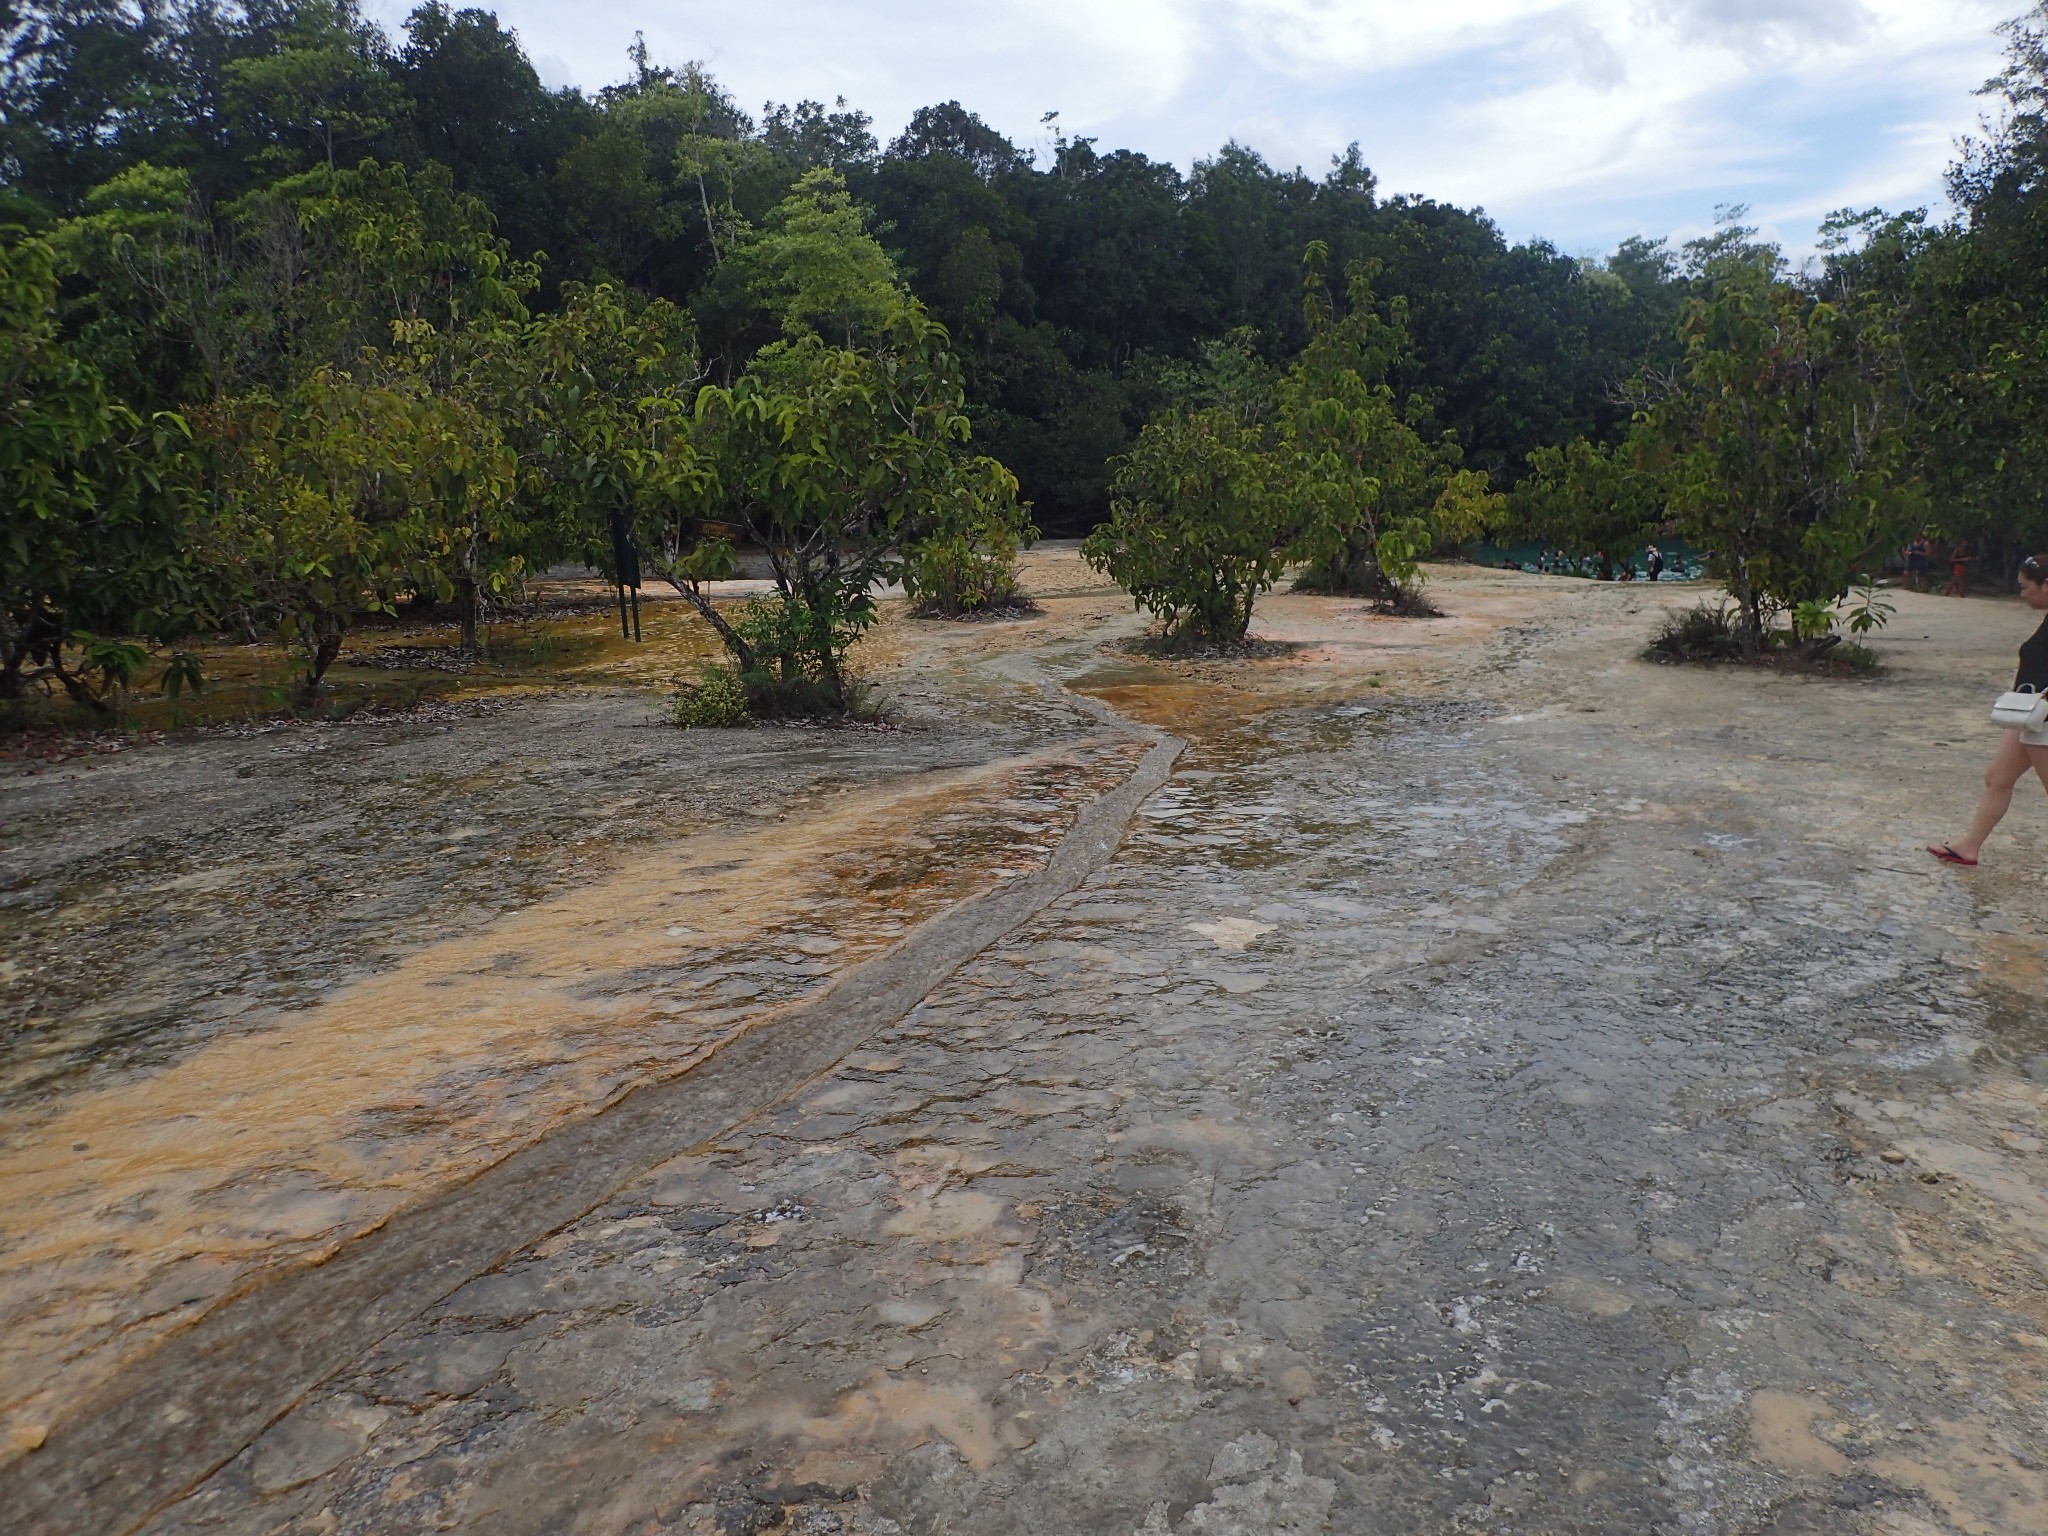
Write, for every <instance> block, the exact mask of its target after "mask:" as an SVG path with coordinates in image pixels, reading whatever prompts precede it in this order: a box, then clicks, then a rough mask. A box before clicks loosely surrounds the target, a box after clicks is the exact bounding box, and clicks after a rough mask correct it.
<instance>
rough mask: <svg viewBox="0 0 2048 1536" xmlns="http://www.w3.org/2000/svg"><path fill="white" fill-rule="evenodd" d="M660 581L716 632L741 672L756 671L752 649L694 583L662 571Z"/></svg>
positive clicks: (755, 661)
mask: <svg viewBox="0 0 2048 1536" xmlns="http://www.w3.org/2000/svg"><path fill="white" fill-rule="evenodd" d="M661 579H662V580H663V581H665V582H667V583H668V584H669V585H670V586H672V587H674V588H675V589H676V591H677V592H679V593H681V594H682V595H683V597H684V598H685V599H686V600H687V601H688V602H689V604H690V606H691V607H692V608H694V609H696V610H697V612H698V613H699V614H700V615H701V616H702V617H703V619H704V622H705V623H707V624H709V625H710V626H711V627H712V628H713V629H714V630H716V631H717V632H718V638H719V639H720V640H722V641H724V642H725V648H726V649H727V650H728V651H730V652H732V656H733V660H735V661H737V662H738V663H739V664H740V670H741V671H742V672H752V671H755V670H757V669H758V667H759V665H760V664H759V662H758V661H757V660H756V659H755V656H754V648H753V647H752V646H750V645H748V644H747V642H746V641H744V640H742V639H741V638H740V637H739V635H738V633H737V632H736V631H735V630H734V629H733V627H732V626H731V625H730V624H728V623H726V621H725V615H723V614H722V613H720V612H719V611H718V610H717V609H716V608H714V607H713V606H712V604H711V599H710V598H708V597H706V596H705V595H704V594H703V593H701V592H699V591H698V590H697V588H696V586H695V584H694V583H692V582H690V581H687V580H685V579H683V578H682V577H679V576H676V575H674V574H673V573H671V572H669V571H663V572H662V573H661Z"/></svg>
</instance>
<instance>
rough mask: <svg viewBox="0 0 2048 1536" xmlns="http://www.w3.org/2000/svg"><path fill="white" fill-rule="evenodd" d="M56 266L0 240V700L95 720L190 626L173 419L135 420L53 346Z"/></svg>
mask: <svg viewBox="0 0 2048 1536" xmlns="http://www.w3.org/2000/svg"><path fill="white" fill-rule="evenodd" d="M59 273H60V268H59V263H58V260H57V257H56V255H55V253H54V251H53V250H52V249H51V247H50V245H49V244H48V243H47V242H45V241H41V240H34V239H18V238H16V239H9V240H6V241H4V242H0V508H4V517H0V698H8V699H12V698H19V697H20V696H21V695H22V694H23V692H24V691H25V690H26V689H27V688H28V686H29V685H31V684H32V683H34V682H36V681H38V680H47V681H51V682H55V683H57V684H58V685H60V686H61V687H62V688H64V690H65V691H66V692H67V693H69V694H70V696H71V697H72V698H73V699H75V700H77V701H78V702H79V703H81V704H86V705H89V706H92V707H95V708H98V707H101V706H102V705H103V703H104V699H105V695H106V693H107V691H108V690H109V689H110V688H112V687H115V686H118V685H121V684H125V683H126V682H127V681H128V680H129V679H130V678H131V677H132V676H133V674H134V672H135V670H136V668H137V667H138V666H139V665H140V663H141V660H142V653H141V652H139V651H137V650H136V649H135V648H134V647H133V646H129V645H127V644H125V643H124V641H123V639H122V637H125V636H130V635H141V636H144V637H147V638H149V639H151V640H154V641H169V640H173V639H176V638H177V637H178V636H179V635H181V634H184V633H187V632H189V631H190V630H191V629H193V628H194V627H196V626H197V625H198V624H199V623H200V622H201V621H202V620H203V618H204V617H205V615H206V613H207V609H208V600H209V597H210V593H209V591H208V589H207V584H206V579H205V573H204V571H203V570H201V569H200V568H199V567H198V566H197V565H196V563H195V562H194V560H193V558H192V550H191V543H190V537H189V524H188V513H189V510H190V500H189V497H188V494H187V489H188V477H189V466H188V464H187V463H186V460H185V457H184V450H185V447H186V431H185V424H184V422H183V421H182V420H181V419H180V418H178V417H177V416H175V415H172V414H169V413H156V414H154V415H148V416H145V415H144V414H142V413H141V412H138V411H136V410H135V409H133V408H132V407H131V406H129V405H127V404H126V403H124V402H123V401H121V400H119V399H117V398H115V397H114V396H113V395H112V394H111V393H110V392H109V390H108V389H107V386H106V381H105V379H104V378H103V377H102V376H101V375H100V373H99V371H98V370H97V369H96V368H94V367H93V366H92V364H91V363H90V362H89V361H87V360H85V359H84V358H82V357H80V356H79V355H78V353H77V352H76V350H75V349H74V348H72V347H71V346H69V345H67V344H66V342H65V340H64V338H63V337H62V335H61V334H60V331H59V327H58V313H57V292H58V281H59Z"/></svg>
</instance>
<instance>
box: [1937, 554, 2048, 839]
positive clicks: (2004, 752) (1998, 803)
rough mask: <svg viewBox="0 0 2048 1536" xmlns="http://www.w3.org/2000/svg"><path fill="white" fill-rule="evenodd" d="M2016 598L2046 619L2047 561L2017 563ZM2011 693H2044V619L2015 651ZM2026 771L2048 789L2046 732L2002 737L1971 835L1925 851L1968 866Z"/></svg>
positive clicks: (2047, 684)
mask: <svg viewBox="0 0 2048 1536" xmlns="http://www.w3.org/2000/svg"><path fill="white" fill-rule="evenodd" d="M2020 596H2021V597H2022V598H2024V599H2025V600H2026V604H2027V606H2028V607H2029V608H2033V609H2036V610H2037V611H2040V612H2044V613H2048V555H2029V556H2027V558H2026V559H2025V560H2023V561H2021V562H2020ZM2012 685H2013V687H2014V689H2016V690H2017V689H2021V688H2030V689H2032V690H2033V691H2034V692H2035V693H2048V619H2043V620H2042V621H2041V627H2040V628H2039V629H2037V630H2035V631H2034V633H2033V634H2032V635H2031V636H2030V637H2029V638H2028V640H2027V643H2026V644H2025V645H2023V646H2021V647H2020V670H2019V674H2018V675H2017V676H2016V677H2014V678H2013V680H2012ZM2029 768H2031V769H2033V770H2034V772H2035V773H2037V774H2039V775H2040V777H2041V784H2042V787H2043V788H2048V727H2043V728H2042V729H2040V730H2037V731H2007V732H2006V733H2005V740H2004V741H2003V742H2001V743H2000V744H1999V748H1998V753H1997V755H1996V756H1994V757H1993V758H1992V759H1991V766H1990V767H1989V768H1987V769H1985V770H1984V798H1983V799H1982V800H1979V801H1978V802H1977V814H1976V816H1975V817H1974V818H1972V820H1971V822H1970V830H1969V831H1968V832H1965V833H1964V834H1963V835H1962V836H1961V837H1959V838H1957V839H1956V840H1955V841H1954V842H1952V843H1929V844H1928V845H1927V851H1928V852H1929V853H1931V854H1933V855H1934V856H1935V857H1936V858H1937V859H1939V860H1941V862H1942V863H1944V864H1961V865H1963V866H1965V867H1969V866H1973V865H1975V864H1976V862H1977V856H1978V855H1979V854H1980V853H1982V852H1983V851H1984V839H1986V838H1987V837H1989V836H1990V835H1991V829H1992V828H1993V827H1995V826H1997V825H1998V823H1999V822H2000V821H2001V820H2003V819H2004V816H2005V813H2006V812H2007V811H2008V810H2010V809H2011V808H2012V792H2013V789H2014V788H2015V786H2017V785H2018V784H2019V781H2020V780H2021V779H2023V778H2025V777H2026V774H2027V770H2028V769H2029Z"/></svg>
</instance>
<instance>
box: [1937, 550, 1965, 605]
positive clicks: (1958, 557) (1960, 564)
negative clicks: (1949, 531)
mask: <svg viewBox="0 0 2048 1536" xmlns="http://www.w3.org/2000/svg"><path fill="white" fill-rule="evenodd" d="M1969 595H1970V543H1969V540H1967V539H1958V540H1956V546H1955V548H1954V549H1951V550H1950V551H1949V552H1948V590H1947V591H1946V592H1944V593H1942V596H1943V597H1968V596H1969Z"/></svg>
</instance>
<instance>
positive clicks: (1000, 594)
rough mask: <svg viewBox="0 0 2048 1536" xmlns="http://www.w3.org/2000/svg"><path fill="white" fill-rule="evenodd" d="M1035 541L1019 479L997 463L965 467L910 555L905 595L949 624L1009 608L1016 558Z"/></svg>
mask: <svg viewBox="0 0 2048 1536" xmlns="http://www.w3.org/2000/svg"><path fill="white" fill-rule="evenodd" d="M1037 537H1038V530H1037V529H1036V528H1035V527H1033V526H1032V524H1031V508H1030V507H1029V505H1027V504H1026V503H1024V502H1020V501H1018V500H1017V479H1016V476H1014V475H1012V474H1011V473H1010V472H1009V471H1008V470H1007V469H1005V468H1003V466H1002V465H1000V464H998V463H997V462H996V461H995V460H993V459H976V460H974V461H973V462H972V463H971V464H968V465H966V466H963V469H962V472H961V474H960V475H959V477H958V479H957V482H956V484H955V485H954V486H953V488H952V490H951V492H950V493H949V494H948V495H946V496H945V497H944V498H943V500H942V502H941V504H940V506H939V508H938V510H937V512H936V514H935V515H934V517H933V519H932V524H931V528H930V531H929V532H928V533H926V535H925V536H924V537H923V538H922V539H920V540H918V541H917V542H916V543H915V544H913V545H911V547H910V548H909V549H908V550H907V551H906V552H905V555H904V561H903V589H904V591H906V592H908V593H909V594H910V596H911V598H912V600H913V603H914V606H915V611H916V612H918V613H920V614H925V615H928V616H937V617H942V618H948V619H957V618H963V617H965V616H967V615H969V614H975V613H986V612H988V611H989V610H990V609H994V608H1003V607H1007V606H1009V605H1010V604H1012V603H1014V602H1015V601H1016V600H1017V598H1018V595H1019V594H1018V587H1017V552H1018V551H1019V550H1020V549H1023V548H1025V547H1027V546H1028V545H1029V544H1030V543H1031V542H1032V540H1034V539H1036V538H1037Z"/></svg>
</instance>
